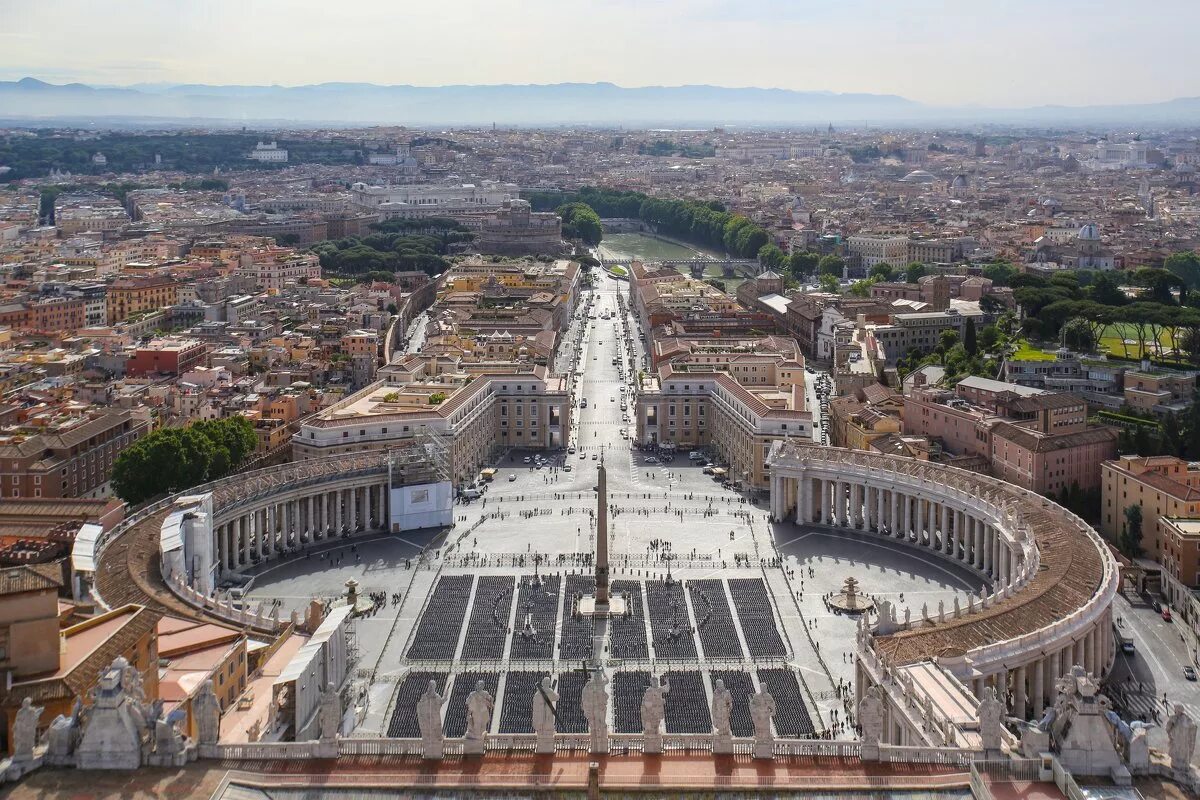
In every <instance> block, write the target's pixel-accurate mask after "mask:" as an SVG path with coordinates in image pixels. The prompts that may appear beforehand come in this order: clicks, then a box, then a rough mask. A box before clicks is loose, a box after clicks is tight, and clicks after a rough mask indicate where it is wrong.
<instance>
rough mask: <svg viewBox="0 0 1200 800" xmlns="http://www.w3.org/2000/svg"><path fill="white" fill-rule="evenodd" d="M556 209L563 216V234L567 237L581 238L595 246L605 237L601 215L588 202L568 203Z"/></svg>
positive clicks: (585, 242)
mask: <svg viewBox="0 0 1200 800" xmlns="http://www.w3.org/2000/svg"><path fill="white" fill-rule="evenodd" d="M555 211H556V213H557V214H558V215H559V216H560V217H562V226H563V236H564V237H566V238H567V239H579V240H581V241H582V242H583V243H584V244H587V245H591V246H593V247H594V246H596V245H598V244H600V240H601V239H602V238H604V226H603V225H601V223H600V215H599V214H597V213H596V211H595V209H593V208H592V207H591V206H589V205H588V204H587V203H567V204H565V205H561V206H559V207H558V208H557V209H555Z"/></svg>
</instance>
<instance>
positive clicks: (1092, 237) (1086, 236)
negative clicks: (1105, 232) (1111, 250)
mask: <svg viewBox="0 0 1200 800" xmlns="http://www.w3.org/2000/svg"><path fill="white" fill-rule="evenodd" d="M1076 238H1078V239H1081V240H1083V241H1087V242H1098V241H1100V229H1099V228H1097V227H1096V224H1095V223H1094V222H1089V223H1088V224H1087V225H1084V226H1083V227H1082V228H1080V229H1079V235H1078V236H1077V237H1076Z"/></svg>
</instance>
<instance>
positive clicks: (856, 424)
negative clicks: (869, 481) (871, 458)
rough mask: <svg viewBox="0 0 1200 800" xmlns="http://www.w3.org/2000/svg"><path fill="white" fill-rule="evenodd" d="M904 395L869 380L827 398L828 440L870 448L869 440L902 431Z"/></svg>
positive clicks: (834, 443)
mask: <svg viewBox="0 0 1200 800" xmlns="http://www.w3.org/2000/svg"><path fill="white" fill-rule="evenodd" d="M903 414H904V395H901V394H897V393H896V392H893V391H892V390H891V389H889V388H888V387H886V386H884V385H883V384H881V383H872V384H870V385H867V386H864V387H862V388H859V389H857V390H856V391H855V392H854V393H852V394H848V395H846V396H844V397H836V398H834V399H833V400H831V401H830V402H829V413H828V422H829V443H830V444H832V445H833V446H834V447H849V448H850V449H852V450H870V449H871V443H872V442H874V441H876V440H878V439H882V438H884V437H885V436H889V435H894V434H898V433H900V432H901V428H902V422H901V417H902V416H903Z"/></svg>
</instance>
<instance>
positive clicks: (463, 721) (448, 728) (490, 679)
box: [443, 672, 500, 736]
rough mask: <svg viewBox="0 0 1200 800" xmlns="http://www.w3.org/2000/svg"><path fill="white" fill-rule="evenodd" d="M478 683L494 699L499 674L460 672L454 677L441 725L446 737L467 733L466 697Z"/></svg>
mask: <svg viewBox="0 0 1200 800" xmlns="http://www.w3.org/2000/svg"><path fill="white" fill-rule="evenodd" d="M478 681H483V688H484V689H487V690H488V691H489V692H490V693H491V695H492V698H493V699H495V697H496V687H497V686H498V685H499V683H500V673H499V672H461V673H459V674H458V675H455V676H454V686H453V687H451V689H450V699H449V700H447V701H446V716H445V719H444V723H443V730H444V731H445V733H446V735H447V736H462V735H463V734H465V733H466V732H467V696H468V695H470V694H471V692H473V691H475V684H476V683H477V682H478Z"/></svg>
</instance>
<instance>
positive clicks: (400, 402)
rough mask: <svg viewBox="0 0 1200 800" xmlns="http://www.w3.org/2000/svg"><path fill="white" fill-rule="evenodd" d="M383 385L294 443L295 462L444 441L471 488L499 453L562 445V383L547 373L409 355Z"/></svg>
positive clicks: (308, 428)
mask: <svg viewBox="0 0 1200 800" xmlns="http://www.w3.org/2000/svg"><path fill="white" fill-rule="evenodd" d="M380 374H381V375H382V376H384V377H383V380H380V381H376V382H375V383H373V384H371V385H370V386H368V387H366V388H365V389H363V390H362V391H360V392H356V393H355V394H353V395H351V396H350V397H348V398H346V399H345V400H342V401H341V402H339V403H336V404H335V405H333V406H330V407H329V408H328V409H326V410H324V411H322V412H321V413H320V414H319V415H318V416H317V417H316V419H313V420H310V421H309V422H306V423H305V424H304V425H303V426H302V427H301V428H300V430H299V431H298V432H297V433H296V435H295V436H294V437H293V439H292V455H293V457H294V458H295V459H297V460H300V459H305V458H316V457H318V456H324V455H332V454H337V453H357V452H362V451H364V450H386V449H388V447H389V446H393V445H395V444H396V443H398V442H400V441H403V440H405V439H411V438H413V437H415V436H417V435H418V434H419V433H423V432H429V433H433V434H437V435H440V436H443V437H446V438H447V439H448V440H449V450H450V455H451V465H452V468H453V474H454V480H455V482H456V483H460V484H461V483H466V482H470V481H471V480H472V479H473V478H474V477H475V475H476V473H477V472H478V470H479V469H480V468H481V467H483V466H485V465H486V464H487V463H489V461H490V460H491V458H492V454H493V453H494V451H495V450H497V449H499V448H501V447H517V448H527V449H533V450H554V449H558V448H561V447H565V446H566V442H567V436H568V433H569V431H570V421H571V400H570V396H569V393H568V386H567V380H566V378H565V377H564V376H562V375H556V374H550V373H549V372H547V370H546V368H545V367H532V366H526V365H519V364H509V365H505V364H479V365H463V364H459V363H456V362H449V361H447V362H443V361H440V360H439V359H436V358H429V359H424V358H421V357H417V356H412V357H410V358H408V359H407V360H406V361H404V362H401V363H399V364H392V365H390V366H388V367H386V368H384V369H382V370H380Z"/></svg>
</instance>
